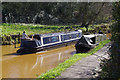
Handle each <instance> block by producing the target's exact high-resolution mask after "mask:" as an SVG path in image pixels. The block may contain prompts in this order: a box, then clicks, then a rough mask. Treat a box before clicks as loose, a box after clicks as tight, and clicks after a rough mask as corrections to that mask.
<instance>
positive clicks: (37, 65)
mask: <svg viewBox="0 0 120 80" xmlns="http://www.w3.org/2000/svg"><path fill="white" fill-rule="evenodd" d="M17 46H19V44H18V45H17ZM1 47H2V60H0V62H2V78H36V77H38V76H39V75H41V74H43V73H45V72H47V71H48V70H50V69H52V68H55V67H56V66H57V65H58V64H59V63H62V62H64V61H65V60H66V59H68V58H69V57H71V56H72V55H73V54H75V53H76V52H75V47H74V45H70V46H66V47H61V48H57V49H53V50H49V51H43V52H37V53H34V54H25V55H16V50H17V48H14V45H5V46H1Z"/></svg>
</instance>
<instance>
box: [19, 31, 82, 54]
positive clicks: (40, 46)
mask: <svg viewBox="0 0 120 80" xmlns="http://www.w3.org/2000/svg"><path fill="white" fill-rule="evenodd" d="M81 37H82V30H76V31H71V32H62V33H52V34H51V33H50V34H35V35H34V36H33V39H32V40H30V39H22V40H21V45H20V49H18V50H17V53H21V54H27V53H35V52H39V51H43V50H49V49H51V48H57V47H60V46H66V45H69V44H72V43H75V42H77V41H78V40H79V39H80V38H81Z"/></svg>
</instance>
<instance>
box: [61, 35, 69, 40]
mask: <svg viewBox="0 0 120 80" xmlns="http://www.w3.org/2000/svg"><path fill="white" fill-rule="evenodd" d="M69 39H70V35H62V41H65V40H69Z"/></svg>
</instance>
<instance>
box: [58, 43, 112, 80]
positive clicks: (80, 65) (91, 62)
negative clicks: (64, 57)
mask: <svg viewBox="0 0 120 80" xmlns="http://www.w3.org/2000/svg"><path fill="white" fill-rule="evenodd" d="M108 47H110V43H109V44H106V45H105V46H104V47H103V48H102V49H100V50H99V51H98V52H96V53H95V54H93V55H91V56H88V57H86V58H83V59H81V60H79V61H78V62H77V63H75V64H74V65H72V66H71V67H70V68H68V69H67V70H66V71H65V72H63V73H62V74H61V76H59V77H57V78H95V77H96V76H98V72H99V71H100V70H101V69H100V66H99V65H100V61H101V59H104V58H109V57H108V54H107V53H106V52H107V50H108Z"/></svg>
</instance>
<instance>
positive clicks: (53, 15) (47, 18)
mask: <svg viewBox="0 0 120 80" xmlns="http://www.w3.org/2000/svg"><path fill="white" fill-rule="evenodd" d="M2 7H3V10H2V14H3V23H36V24H44V25H49V24H63V25H66V24H69V25H70V24H79V25H82V24H84V25H85V24H88V23H89V24H91V22H93V21H95V22H101V23H102V22H106V21H107V20H109V19H110V18H109V17H110V16H111V13H110V11H111V5H110V3H97V2H89V3H87V2H86V3H85V2H81V3H78V2H72V3H71V2H62V3H61V2H54V3H52V2H42V3H41V2H34V3H33V2H32V3H31V2H24V3H23V2H19V3H17V2H12V3H11V2H3V3H2ZM106 9H107V10H106ZM103 14H104V15H103ZM106 17H107V18H106Z"/></svg>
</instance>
